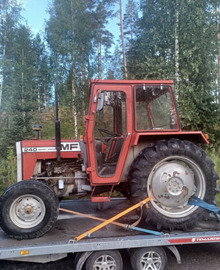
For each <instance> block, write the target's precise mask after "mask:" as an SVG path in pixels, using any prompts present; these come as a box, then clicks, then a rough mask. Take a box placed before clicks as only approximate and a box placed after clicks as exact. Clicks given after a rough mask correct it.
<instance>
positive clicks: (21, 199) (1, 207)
mask: <svg viewBox="0 0 220 270" xmlns="http://www.w3.org/2000/svg"><path fill="white" fill-rule="evenodd" d="M58 209H59V202H58V199H57V196H56V194H55V192H54V191H53V190H52V189H51V188H50V187H49V186H47V185H45V184H43V183H41V182H39V181H34V180H28V181H21V182H18V183H16V184H14V185H13V186H11V187H9V188H8V189H7V190H6V191H5V193H4V194H3V195H2V196H1V198H0V226H1V228H2V229H3V230H4V231H5V232H6V233H7V234H8V235H9V236H10V237H12V238H15V239H32V238H37V237H40V236H42V235H44V234H45V233H46V232H48V231H49V230H50V229H51V228H52V227H53V225H54V223H55V222H56V220H57V216H58Z"/></svg>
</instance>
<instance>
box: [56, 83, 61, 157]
mask: <svg viewBox="0 0 220 270" xmlns="http://www.w3.org/2000/svg"><path fill="white" fill-rule="evenodd" d="M55 112H56V119H55V140H56V150H57V161H58V162H59V161H60V151H61V135H60V134H61V132H60V120H59V107H58V94H57V84H56V82H55Z"/></svg>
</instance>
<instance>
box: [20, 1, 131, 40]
mask: <svg viewBox="0 0 220 270" xmlns="http://www.w3.org/2000/svg"><path fill="white" fill-rule="evenodd" d="M21 2H22V3H23V6H24V11H23V12H22V16H23V17H24V19H25V21H26V22H27V25H28V26H29V27H30V28H31V30H32V32H33V33H34V34H37V33H39V32H43V31H44V24H45V20H48V19H49V15H48V13H47V9H48V5H49V3H50V2H51V0H21ZM126 2H127V0H126V1H123V4H124V7H123V9H124V10H125V4H126ZM117 9H119V5H118V7H117ZM117 23H119V18H114V19H110V20H109V25H108V27H107V29H108V30H109V31H110V32H111V33H112V34H113V35H114V36H115V42H116V41H117V39H118V38H119V35H120V28H119V26H118V25H117Z"/></svg>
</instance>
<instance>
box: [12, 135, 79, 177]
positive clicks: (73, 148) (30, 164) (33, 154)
mask: <svg viewBox="0 0 220 270" xmlns="http://www.w3.org/2000/svg"><path fill="white" fill-rule="evenodd" d="M16 151H17V177H18V181H21V180H28V179H30V178H31V177H32V176H33V175H34V171H35V167H36V164H37V161H38V160H48V161H50V160H54V159H56V158H57V150H56V141H55V140H28V141H21V142H17V143H16ZM60 155H61V158H63V159H74V158H81V150H80V143H79V140H62V141H61V151H60Z"/></svg>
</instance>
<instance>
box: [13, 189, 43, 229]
mask: <svg viewBox="0 0 220 270" xmlns="http://www.w3.org/2000/svg"><path fill="white" fill-rule="evenodd" d="M9 214H10V218H11V221H12V222H13V223H14V224H15V225H16V226H17V227H19V228H21V229H30V228H33V227H35V226H37V225H39V224H40V223H41V222H42V220H43V219H44V217H45V214H46V207H45V204H44V202H43V200H42V199H41V198H39V197H38V196H36V195H32V194H27V195H22V196H20V197H18V198H17V199H16V200H14V201H13V203H12V204H11V207H10V212H9Z"/></svg>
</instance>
